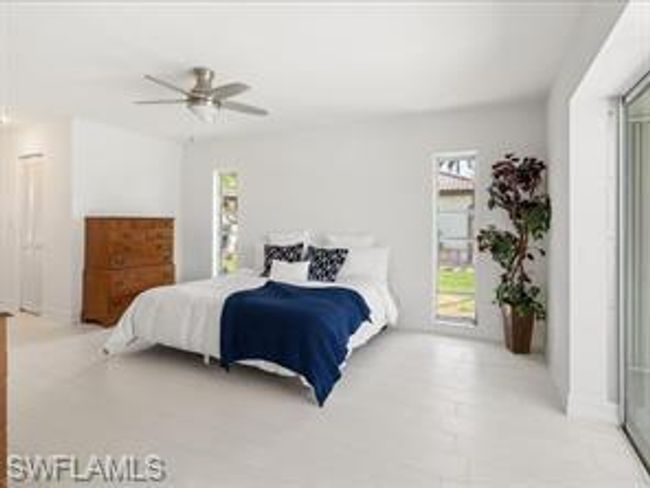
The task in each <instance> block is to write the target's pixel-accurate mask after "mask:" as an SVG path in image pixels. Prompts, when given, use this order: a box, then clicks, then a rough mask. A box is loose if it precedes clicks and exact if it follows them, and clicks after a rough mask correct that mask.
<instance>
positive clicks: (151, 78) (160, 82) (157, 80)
mask: <svg viewBox="0 0 650 488" xmlns="http://www.w3.org/2000/svg"><path fill="white" fill-rule="evenodd" d="M144 77H145V79H147V80H149V81H152V82H154V83H156V84H157V85H160V86H164V87H165V88H168V89H170V90H174V91H175V92H178V93H182V94H183V95H187V96H188V97H189V96H190V93H189V92H187V91H185V90H183V89H182V88H179V87H178V86H176V85H172V84H171V83H169V82H168V81H165V80H161V79H160V78H156V77H155V76H151V75H144Z"/></svg>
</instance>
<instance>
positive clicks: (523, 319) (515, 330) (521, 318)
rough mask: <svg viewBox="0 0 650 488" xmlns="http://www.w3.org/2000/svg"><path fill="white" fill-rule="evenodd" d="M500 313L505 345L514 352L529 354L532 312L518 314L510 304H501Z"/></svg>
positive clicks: (531, 335)
mask: <svg viewBox="0 0 650 488" xmlns="http://www.w3.org/2000/svg"><path fill="white" fill-rule="evenodd" d="M501 314H502V315H503V334H504V336H505V340H506V347H507V348H508V349H509V350H510V352H512V353H514V354H529V353H530V343H531V341H532V338H533V326H534V325H535V315H534V314H532V313H531V314H527V315H519V314H517V313H514V312H513V309H512V307H511V306H510V305H503V306H502V307H501Z"/></svg>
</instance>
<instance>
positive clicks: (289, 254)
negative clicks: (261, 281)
mask: <svg viewBox="0 0 650 488" xmlns="http://www.w3.org/2000/svg"><path fill="white" fill-rule="evenodd" d="M303 249H304V244H303V243H302V242H300V243H298V244H294V245H292V246H274V245H272V244H266V245H265V246H264V271H263V272H262V276H268V275H269V273H270V272H271V263H272V262H273V260H274V259H275V260H278V261H286V262H288V263H295V262H296V261H301V260H302V252H303Z"/></svg>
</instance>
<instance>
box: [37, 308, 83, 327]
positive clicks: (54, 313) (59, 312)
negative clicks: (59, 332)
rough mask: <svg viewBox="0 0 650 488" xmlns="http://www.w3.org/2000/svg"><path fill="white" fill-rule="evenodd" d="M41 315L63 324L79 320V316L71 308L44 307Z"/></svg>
mask: <svg viewBox="0 0 650 488" xmlns="http://www.w3.org/2000/svg"><path fill="white" fill-rule="evenodd" d="M41 315H42V316H43V317H45V318H47V319H50V320H53V321H55V322H58V323H60V324H63V325H70V324H73V325H74V324H76V323H77V322H78V320H77V316H75V314H73V313H72V311H71V310H70V309H63V308H61V309H57V308H44V309H43V312H42V314H41Z"/></svg>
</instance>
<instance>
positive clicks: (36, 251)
mask: <svg viewBox="0 0 650 488" xmlns="http://www.w3.org/2000/svg"><path fill="white" fill-rule="evenodd" d="M21 162H22V165H21V208H20V215H21V222H20V277H21V281H20V283H21V286H20V308H21V310H24V311H25V312H30V313H34V314H40V313H41V308H42V289H43V284H42V281H43V256H42V254H43V240H42V235H43V232H42V227H43V163H42V161H41V160H40V158H38V159H29V160H25V161H21Z"/></svg>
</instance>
